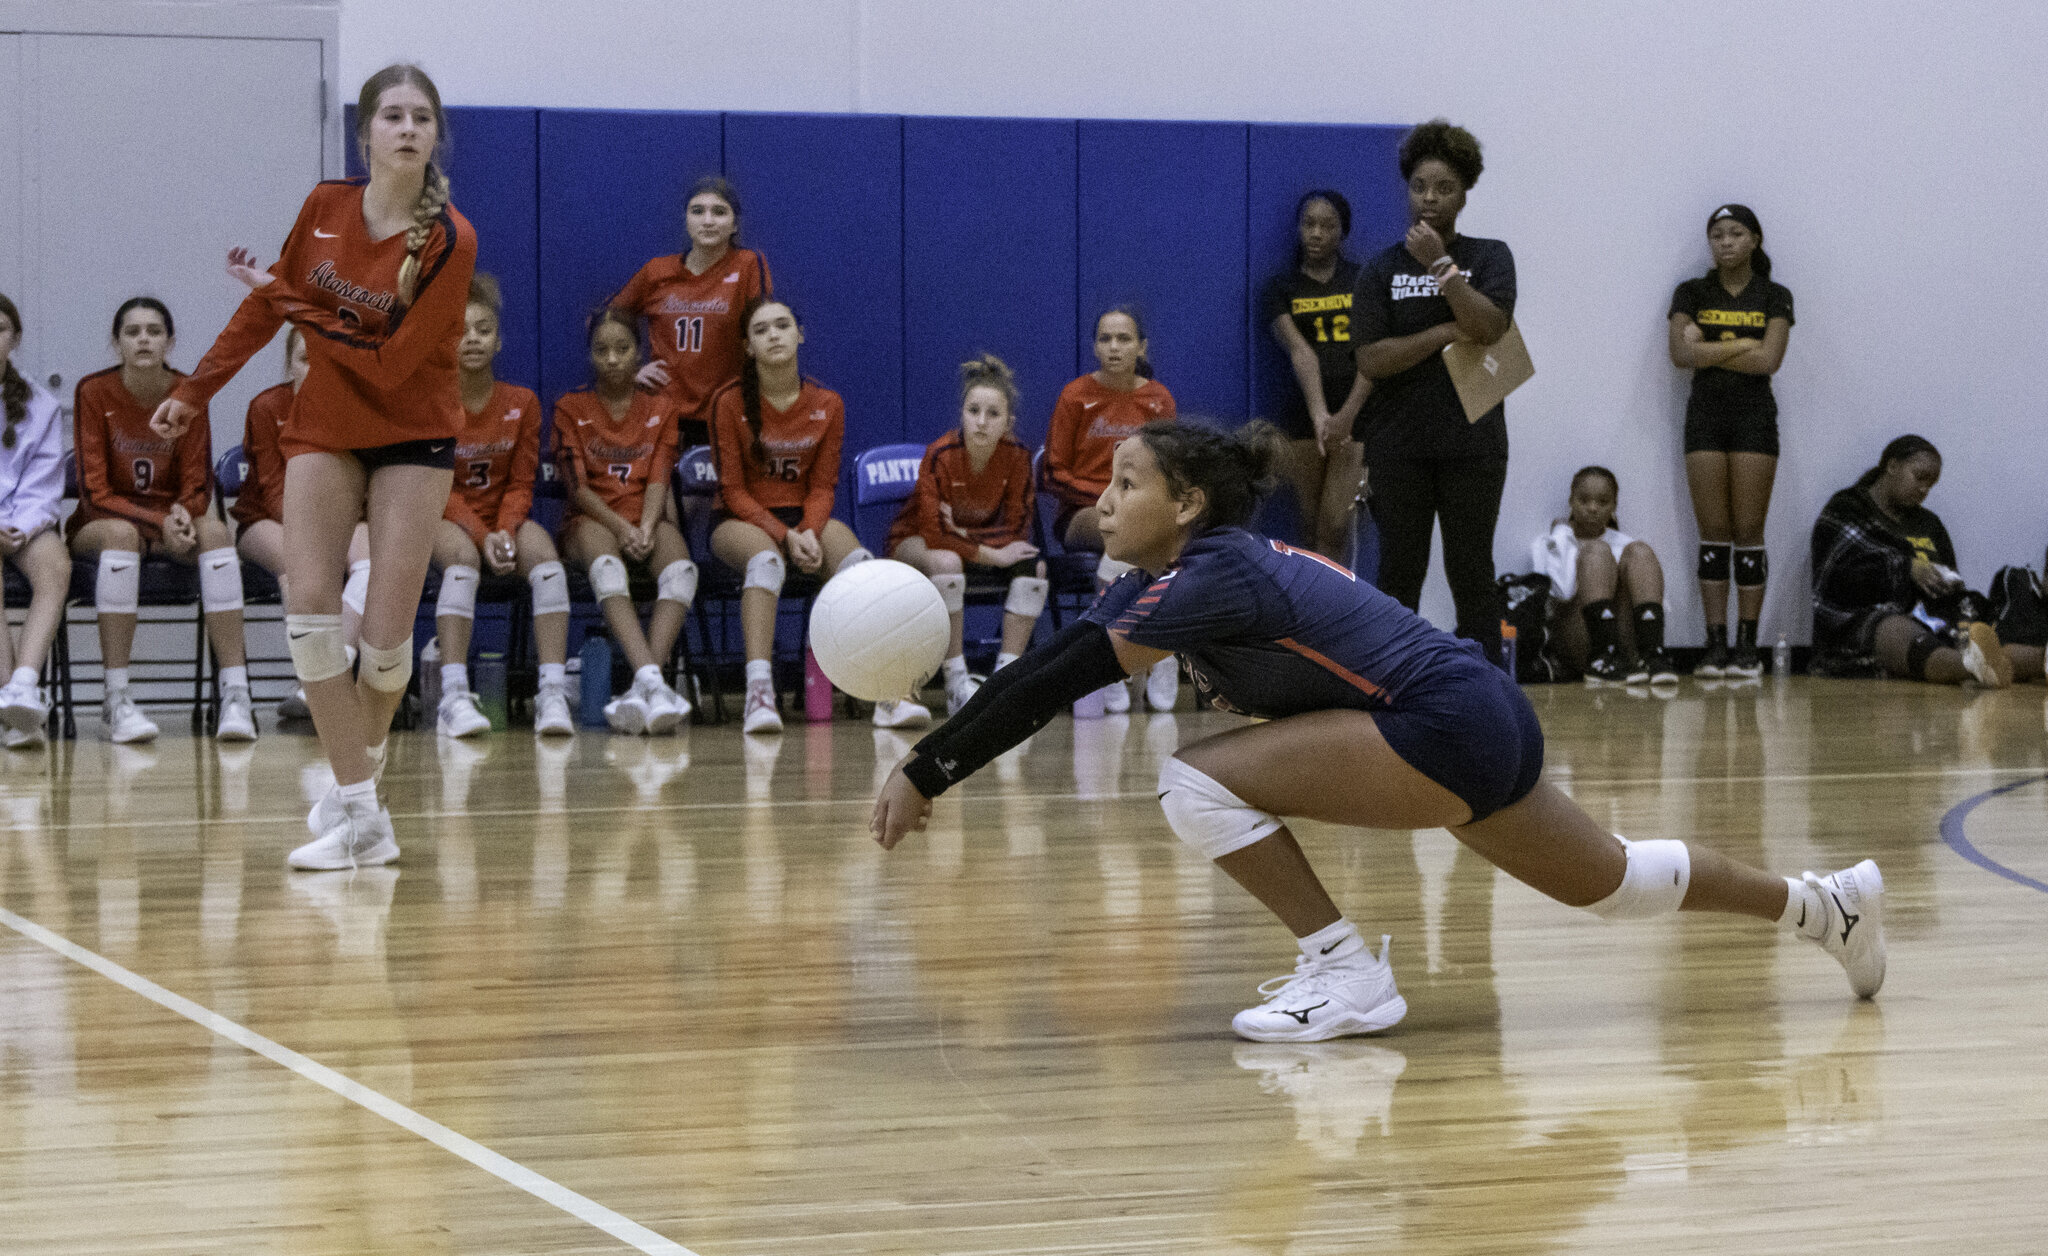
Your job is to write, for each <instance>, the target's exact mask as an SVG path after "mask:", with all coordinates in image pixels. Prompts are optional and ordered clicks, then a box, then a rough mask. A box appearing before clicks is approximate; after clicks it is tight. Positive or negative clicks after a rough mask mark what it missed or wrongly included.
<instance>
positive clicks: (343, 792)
mask: <svg viewBox="0 0 2048 1256" xmlns="http://www.w3.org/2000/svg"><path fill="white" fill-rule="evenodd" d="M334 796H335V797H337V798H339V799H341V802H342V805H343V806H348V805H350V804H354V803H360V804H365V805H368V806H370V807H375V806H376V805H377V778H376V777H374V776H373V777H371V778H370V779H369V780H367V781H357V782H356V783H355V784H353V785H337V786H335V787H334Z"/></svg>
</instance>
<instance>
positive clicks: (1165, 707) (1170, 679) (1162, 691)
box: [1145, 655, 1180, 711]
mask: <svg viewBox="0 0 2048 1256" xmlns="http://www.w3.org/2000/svg"><path fill="white" fill-rule="evenodd" d="M1179 700H1180V660H1179V659H1177V658H1175V657H1173V656H1172V655H1168V656H1167V657H1166V658H1163V659H1160V660H1159V661H1158V662H1157V663H1154V664H1153V665H1152V674H1151V675H1150V676H1147V677H1146V678H1145V705H1146V706H1149V707H1151V708H1152V709H1153V710H1155V711H1171V710H1173V704H1174V703H1175V702H1177V701H1179Z"/></svg>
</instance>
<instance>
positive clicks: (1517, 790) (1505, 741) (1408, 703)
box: [1372, 659, 1543, 824]
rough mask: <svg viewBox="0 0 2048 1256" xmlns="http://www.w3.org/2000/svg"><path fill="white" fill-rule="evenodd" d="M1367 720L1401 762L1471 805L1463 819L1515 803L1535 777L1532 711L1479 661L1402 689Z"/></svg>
mask: <svg viewBox="0 0 2048 1256" xmlns="http://www.w3.org/2000/svg"><path fill="white" fill-rule="evenodd" d="M1372 718H1373V723H1374V724H1376V725H1378V727H1379V730H1380V736H1382V737H1385V738H1386V739H1387V744H1388V745H1389V746H1392V747H1393V748H1394V753H1395V754H1397V755H1400V756H1401V759H1402V761H1403V762H1405V763H1406V764H1407V765H1408V766H1409V767H1412V768H1414V769H1415V770H1416V771H1418V772H1420V773H1422V774H1423V775H1424V776H1426V777H1428V778H1429V779H1430V780H1432V781H1435V782H1436V783H1437V784H1439V785H1441V786H1443V787H1444V788H1445V789H1448V790H1450V791H1451V792H1452V793H1454V794H1456V795H1457V796H1458V797H1459V798H1461V799H1463V800H1464V801H1465V805H1466V806H1468V807H1470V808H1472V819H1471V820H1469V821H1467V823H1468V824H1469V823H1476V822H1477V821H1480V820H1484V819H1485V818H1486V817H1488V816H1490V815H1492V814H1493V813H1494V812H1496V811H1499V810H1500V809H1501V808H1503V807H1507V806H1511V805H1513V804H1514V803H1517V802H1520V801H1521V800H1522V799H1523V798H1525V797H1527V796H1528V794H1529V791H1530V790H1532V789H1535V788H1536V782H1537V780H1538V779H1539V778H1540V777H1541V776H1542V775H1543V727H1542V725H1541V724H1539V723H1537V720H1536V708H1534V707H1532V706H1530V705H1529V699H1528V698H1527V697H1526V696H1524V695H1523V693H1522V690H1521V688H1520V687H1519V686H1517V685H1516V684H1515V682H1514V681H1513V680H1511V679H1509V677H1508V675H1507V673H1506V672H1503V671H1501V670H1500V669H1499V668H1497V667H1495V666H1493V665H1492V664H1491V663H1487V662H1484V661H1483V660H1479V659H1474V660H1473V661H1472V662H1471V663H1469V664H1463V665H1460V666H1457V667H1454V668H1446V669H1445V670H1444V671H1442V672H1440V673H1438V674H1437V675H1436V676H1433V677H1431V678H1430V680H1429V683H1427V684H1422V685H1411V686H1409V687H1408V692H1406V693H1404V694H1403V695H1402V701H1401V705H1400V707H1398V708H1396V709H1393V710H1387V711H1375V712H1373V716H1372Z"/></svg>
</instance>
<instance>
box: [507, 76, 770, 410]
mask: <svg viewBox="0 0 2048 1256" xmlns="http://www.w3.org/2000/svg"><path fill="white" fill-rule="evenodd" d="M723 132H724V126H723V118H722V116H721V115H719V114H716V113H654V112H636V111H628V110H609V109H608V110H594V109H592V110H584V109H543V110H541V112H540V166H539V176H540V183H539V191H538V198H537V199H538V201H539V206H540V238H541V240H542V242H543V247H542V250H541V258H540V306H541V313H542V317H541V330H540V384H539V389H540V395H541V398H542V400H543V401H546V402H547V403H548V404H549V406H550V407H551V408H552V406H553V403H554V398H556V397H558V396H560V395H561V394H562V393H565V392H567V391H569V390H570V389H571V388H575V387H578V386H580V385H582V384H586V383H588V382H589V381H590V360H589V352H588V349H587V348H586V341H585V336H584V325H585V320H586V319H587V318H588V317H589V316H590V314H591V312H592V311H594V310H596V309H597V307H598V306H599V305H601V304H602V303H603V302H604V300H605V299H606V298H607V297H609V296H611V294H612V293H614V292H616V291H618V289H619V288H620V287H622V286H623V285H624V284H625V282H626V281H627V280H628V279H631V278H632V277H633V272H634V271H637V270H639V269H640V267H641V266H642V265H643V264H644V263H646V262H647V260H648V259H649V258H653V257H658V256H660V255H662V254H664V253H677V252H680V251H682V250H683V249H684V248H686V247H688V245H687V242H686V241H685V239H684V237H683V197H684V196H685V194H687V193H688V191H689V189H690V185H691V184H693V183H695V182H696V181H697V180H698V179H700V178H702V177H703V176H705V175H707V174H717V173H718V172H719V171H720V170H722V169H723V168H724V143H723V138H724V137H723ZM770 260H771V262H772V261H773V259H772V258H771V259H770Z"/></svg>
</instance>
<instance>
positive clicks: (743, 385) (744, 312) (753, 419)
mask: <svg viewBox="0 0 2048 1256" xmlns="http://www.w3.org/2000/svg"><path fill="white" fill-rule="evenodd" d="M771 305H779V306H781V307H782V308H783V309H785V310H788V311H789V316H790V317H791V318H793V319H795V320H796V324H797V326H798V327H802V326H803V323H804V320H803V318H802V316H800V315H799V314H798V313H797V312H796V307H795V306H793V305H791V304H790V303H789V302H788V301H785V300H783V299H782V298H781V297H778V296H770V295H769V294H767V293H765V292H764V293H762V294H761V295H759V296H757V297H754V298H753V299H752V300H750V301H748V302H747V303H746V305H744V306H743V307H741V309H740V336H741V337H742V338H744V339H747V340H752V339H753V327H754V315H755V314H756V313H758V312H760V311H761V310H763V309H766V308H767V307H768V306H771ZM740 417H741V418H743V419H745V420H746V421H747V436H748V441H747V456H748V457H750V458H752V459H753V460H754V462H755V464H756V465H757V466H760V467H763V468H766V467H767V465H768V446H767V444H766V442H764V441H763V440H762V439H761V364H760V363H758V362H756V361H755V360H754V355H753V354H751V353H749V354H748V355H747V356H746V360H745V361H743V362H741V363H740Z"/></svg>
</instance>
